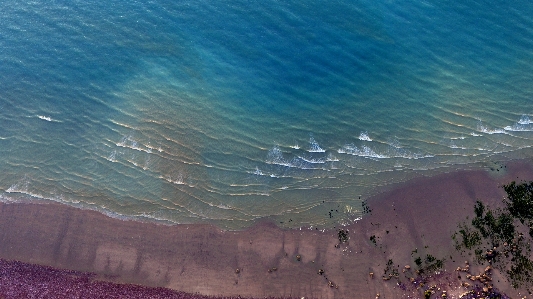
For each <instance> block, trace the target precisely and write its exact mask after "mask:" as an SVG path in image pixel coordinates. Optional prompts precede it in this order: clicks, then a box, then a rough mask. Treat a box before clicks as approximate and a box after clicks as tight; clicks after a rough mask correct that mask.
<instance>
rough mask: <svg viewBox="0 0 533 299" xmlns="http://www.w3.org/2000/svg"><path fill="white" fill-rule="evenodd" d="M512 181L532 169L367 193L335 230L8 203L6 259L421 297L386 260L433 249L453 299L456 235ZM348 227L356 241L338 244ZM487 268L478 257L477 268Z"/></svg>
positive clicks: (205, 283)
mask: <svg viewBox="0 0 533 299" xmlns="http://www.w3.org/2000/svg"><path fill="white" fill-rule="evenodd" d="M512 180H516V181H522V180H526V181H529V180H533V168H532V167H531V165H530V164H528V163H526V162H524V161H518V162H514V163H510V164H509V165H507V166H506V167H501V168H499V169H494V170H492V171H490V170H489V171H462V172H454V173H448V174H443V175H438V176H435V177H431V178H420V179H416V180H414V181H410V182H407V183H404V184H400V185H398V186H395V187H394V188H392V189H391V190H388V191H386V192H384V193H382V194H380V195H378V196H375V197H373V198H371V199H369V200H368V201H367V204H368V207H369V208H370V211H369V213H368V214H367V215H365V216H364V217H363V219H362V220H359V221H357V222H356V223H354V224H352V225H350V226H347V227H342V228H339V227H335V228H331V229H330V230H326V231H318V230H316V229H309V228H302V229H292V230H284V229H280V228H278V227H277V226H276V225H274V224H273V223H271V222H268V221H264V222H262V223H259V224H257V225H255V226H253V227H251V228H249V229H247V230H244V231H238V232H233V231H222V230H220V229H218V228H216V227H213V226H209V225H174V226H165V225H157V224H152V223H141V222H135V221H123V220H119V219H114V218H110V217H107V216H105V215H103V214H100V213H98V212H94V211H86V210H80V209H76V208H72V207H68V206H65V205H59V204H26V203H2V204H0V258H2V259H5V260H16V261H22V262H24V263H33V264H38V265H46V266H51V267H54V268H60V269H69V270H75V271H81V272H91V273H95V275H96V277H97V278H98V279H101V280H105V281H111V282H118V283H134V284H141V285H144V286H152V287H166V288H170V289H173V290H179V291H183V292H188V293H199V294H203V295H216V296H237V295H240V296H243V297H256V298H259V297H265V296H275V297H295V298H302V297H305V298H376V296H377V294H379V298H402V297H405V298H408V296H411V298H417V296H420V293H419V292H418V291H416V289H413V288H411V287H402V286H401V285H400V284H399V283H395V282H394V280H384V279H383V276H384V275H386V273H387V272H386V270H387V265H386V263H387V261H388V260H392V261H393V267H396V268H397V270H399V269H404V265H410V266H411V267H413V266H414V263H413V260H414V258H416V256H426V255H427V254H431V255H433V256H435V257H437V258H439V259H440V258H442V259H444V260H445V264H444V269H445V270H443V271H441V274H439V275H440V277H441V278H438V279H440V281H441V282H442V281H446V284H447V288H448V289H449V291H448V292H449V293H448V294H449V297H448V298H456V297H454V296H457V297H458V296H459V295H460V294H461V293H462V292H464V290H463V289H462V288H461V287H460V281H459V280H457V275H456V274H455V273H454V269H455V268H457V267H458V266H462V265H464V261H465V259H469V257H468V256H467V257H461V256H460V255H459V254H458V253H457V252H456V251H455V250H454V244H453V242H452V238H451V236H452V234H453V233H454V232H455V231H456V230H457V225H458V224H459V223H461V222H462V221H465V219H467V216H469V215H472V213H473V207H474V204H475V201H476V200H481V201H483V202H484V203H486V204H487V205H489V206H491V207H497V206H501V205H502V199H503V198H504V197H505V192H504V190H503V189H502V188H501V187H500V186H501V185H502V184H505V183H509V182H510V181H512ZM339 229H343V230H345V231H346V232H347V237H348V242H346V243H342V242H340V241H339V234H338V232H339ZM470 261H471V258H470ZM482 267H483V266H481V265H479V266H476V265H474V264H473V265H472V271H476V269H478V268H479V269H481V268H482ZM406 271H407V273H405V272H406ZM409 271H411V270H409V269H408V270H403V271H400V272H403V273H402V275H407V274H409V273H410V272H409ZM370 273H373V275H372V274H370ZM493 277H494V281H493V283H494V287H496V288H498V289H500V290H501V291H503V292H504V293H506V294H508V295H509V296H511V297H512V298H515V297H516V298H518V296H520V295H522V293H523V290H514V289H512V288H511V287H510V286H509V283H507V282H506V281H504V279H503V277H502V276H501V275H500V274H499V273H497V271H496V272H495V273H494V275H493ZM438 279H437V280H438ZM498 280H499V281H498Z"/></svg>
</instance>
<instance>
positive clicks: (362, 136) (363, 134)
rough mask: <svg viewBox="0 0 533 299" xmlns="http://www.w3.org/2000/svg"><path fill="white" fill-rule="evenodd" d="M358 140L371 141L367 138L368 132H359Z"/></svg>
mask: <svg viewBox="0 0 533 299" xmlns="http://www.w3.org/2000/svg"><path fill="white" fill-rule="evenodd" d="M359 140H362V141H372V139H370V137H369V136H368V132H361V134H359Z"/></svg>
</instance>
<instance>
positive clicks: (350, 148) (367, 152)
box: [337, 144, 390, 159]
mask: <svg viewBox="0 0 533 299" xmlns="http://www.w3.org/2000/svg"><path fill="white" fill-rule="evenodd" d="M337 152H338V153H339V154H348V155H352V156H360V157H369V158H379V159H385V158H390V157H388V156H384V155H380V154H378V153H376V152H375V151H374V150H373V149H371V148H370V147H368V146H365V145H363V146H361V148H358V147H357V146H355V145H353V144H347V145H345V146H343V147H342V148H340V149H338V150H337Z"/></svg>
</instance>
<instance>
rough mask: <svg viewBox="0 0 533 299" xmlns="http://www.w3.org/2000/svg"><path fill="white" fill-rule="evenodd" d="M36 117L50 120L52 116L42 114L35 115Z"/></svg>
mask: <svg viewBox="0 0 533 299" xmlns="http://www.w3.org/2000/svg"><path fill="white" fill-rule="evenodd" d="M37 117H38V118H40V119H42V120H46V121H52V118H51V117H50V116H44V115H37Z"/></svg>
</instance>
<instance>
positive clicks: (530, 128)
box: [504, 115, 533, 132]
mask: <svg viewBox="0 0 533 299" xmlns="http://www.w3.org/2000/svg"><path fill="white" fill-rule="evenodd" d="M504 129H505V130H506V131H515V132H533V121H531V120H530V119H529V116H527V115H522V117H520V120H518V122H516V123H515V124H514V125H512V126H506V127H505V128H504Z"/></svg>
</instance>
